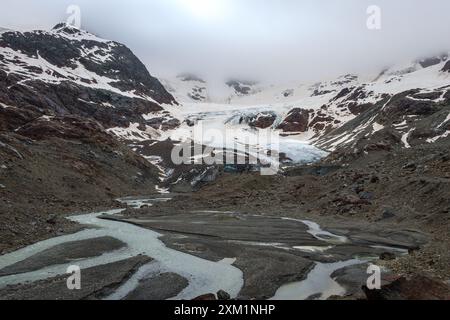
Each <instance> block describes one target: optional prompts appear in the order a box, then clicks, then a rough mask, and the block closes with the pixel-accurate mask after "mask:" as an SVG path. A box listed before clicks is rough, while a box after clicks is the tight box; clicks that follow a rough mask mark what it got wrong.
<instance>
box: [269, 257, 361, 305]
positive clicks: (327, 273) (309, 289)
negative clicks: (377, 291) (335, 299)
mask: <svg viewBox="0 0 450 320" xmlns="http://www.w3.org/2000/svg"><path fill="white" fill-rule="evenodd" d="M366 262H367V261H364V260H359V259H353V260H348V261H343V262H336V263H316V265H315V267H314V269H313V270H312V271H311V272H310V273H309V274H308V276H307V278H306V279H305V280H303V281H298V282H293V283H289V284H286V285H284V286H282V287H280V288H279V289H278V290H277V292H276V293H275V296H274V297H273V298H271V300H306V299H308V298H311V297H313V296H314V297H315V296H317V297H316V299H318V300H326V299H328V298H329V297H331V296H342V295H344V294H345V292H346V291H345V289H344V288H343V287H342V286H341V285H340V284H338V283H337V282H336V281H334V279H332V278H331V275H332V274H333V272H335V271H337V270H339V269H342V268H345V267H349V266H353V265H358V264H363V263H366Z"/></svg>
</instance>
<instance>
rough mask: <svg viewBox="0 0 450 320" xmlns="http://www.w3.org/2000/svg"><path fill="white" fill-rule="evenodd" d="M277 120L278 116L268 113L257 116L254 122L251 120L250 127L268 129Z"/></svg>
mask: <svg viewBox="0 0 450 320" xmlns="http://www.w3.org/2000/svg"><path fill="white" fill-rule="evenodd" d="M276 120H277V115H276V114H274V113H270V112H266V113H264V112H263V113H260V114H258V115H256V116H255V117H254V118H253V119H252V120H250V122H249V125H250V126H251V127H255V128H260V129H266V128H269V127H271V126H272V125H273V124H274V122H275V121H276Z"/></svg>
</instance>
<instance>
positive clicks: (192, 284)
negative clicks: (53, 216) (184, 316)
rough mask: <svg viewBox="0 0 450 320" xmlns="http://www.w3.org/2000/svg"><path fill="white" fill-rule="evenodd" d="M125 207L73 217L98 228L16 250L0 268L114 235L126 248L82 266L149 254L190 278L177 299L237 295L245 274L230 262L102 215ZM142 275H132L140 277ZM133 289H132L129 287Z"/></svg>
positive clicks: (49, 271) (54, 270) (18, 279)
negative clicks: (222, 292) (57, 248)
mask: <svg viewBox="0 0 450 320" xmlns="http://www.w3.org/2000/svg"><path fill="white" fill-rule="evenodd" d="M121 211H122V210H112V211H107V212H100V213H92V214H86V215H79V216H74V217H70V218H69V219H70V220H72V221H75V222H78V223H80V224H82V225H90V226H94V227H96V228H97V229H89V230H84V231H81V232H78V233H76V234H73V235H69V236H63V237H58V238H53V239H50V240H47V241H42V242H39V243H37V244H35V245H32V246H29V247H27V248H25V249H22V250H19V251H16V252H13V253H11V254H8V255H6V256H2V257H1V258H0V268H4V267H6V266H8V265H11V264H13V263H16V262H19V261H22V260H24V259H26V258H28V257H30V256H32V255H34V254H36V253H39V252H40V251H42V250H45V249H48V248H51V247H53V246H55V245H56V244H61V243H65V242H67V241H77V240H85V239H91V238H96V237H104V236H110V237H114V238H116V239H118V240H120V241H122V242H124V243H126V244H127V245H128V246H127V248H124V249H121V250H117V251H113V252H109V253H105V254H103V255H101V256H99V257H95V258H92V259H85V260H82V261H77V265H79V266H80V268H81V269H85V268H89V267H93V266H98V265H104V264H108V263H112V262H116V261H120V260H123V259H127V258H131V257H135V256H137V255H140V254H141V255H146V256H148V257H151V258H153V259H155V260H156V261H158V263H159V267H160V269H161V270H164V271H167V272H172V273H176V274H178V275H180V276H182V277H184V278H186V279H187V280H188V281H189V285H188V287H187V288H185V289H184V290H183V291H182V292H180V293H179V295H178V296H176V297H174V298H175V299H192V298H195V297H197V296H199V295H202V294H206V293H211V292H217V291H219V290H225V291H226V292H228V293H229V294H230V296H231V297H236V296H237V295H238V293H239V291H240V290H241V288H242V286H243V274H242V272H241V270H239V269H237V268H236V267H233V266H232V265H231V264H228V263H223V262H222V263H220V262H212V261H208V260H204V259H201V258H197V257H195V256H192V255H189V254H185V253H182V252H179V251H176V250H172V249H169V248H167V247H166V246H165V245H164V244H163V243H162V242H161V241H160V240H159V239H158V238H159V237H160V236H161V234H159V233H156V232H154V231H151V230H148V229H144V228H140V227H137V226H134V225H131V224H127V223H122V222H117V221H111V220H104V219H100V218H99V217H100V216H101V215H103V214H106V215H111V214H117V213H120V212H121ZM71 264H73V262H72V263H68V264H65V265H58V266H49V267H47V268H44V269H42V270H38V271H34V272H29V273H23V274H18V275H11V276H6V277H1V278H0V287H4V286H6V285H9V284H17V283H23V282H26V281H36V280H41V279H47V278H50V277H54V276H57V275H63V274H65V273H66V270H67V267H68V266H69V265H71ZM138 278H139V274H137V275H135V276H134V277H132V280H133V279H138ZM127 288H132V286H131V285H130V284H127V286H126V287H124V288H121V289H120V291H119V293H118V295H119V296H122V295H124V294H126V291H127ZM130 290H131V289H130Z"/></svg>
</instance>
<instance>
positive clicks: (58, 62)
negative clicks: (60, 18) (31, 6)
mask: <svg viewBox="0 0 450 320" xmlns="http://www.w3.org/2000/svg"><path fill="white" fill-rule="evenodd" d="M0 88H1V90H0V92H1V93H0V103H2V105H3V106H9V107H10V108H6V107H4V108H2V109H0V124H1V127H2V128H3V129H8V130H15V129H17V128H19V127H21V126H23V125H25V124H27V123H29V122H30V121H32V120H33V119H37V118H39V116H48V117H54V116H67V115H76V116H81V117H88V118H90V119H95V120H96V121H98V122H99V123H101V124H102V125H103V126H104V127H105V128H116V127H119V128H128V127H130V125H131V124H135V125H138V126H140V127H141V128H142V129H143V130H142V131H146V130H147V128H149V129H155V128H156V129H159V127H158V126H157V125H158V124H155V123H154V122H152V123H150V124H148V123H147V122H148V120H146V119H149V118H153V115H155V117H156V115H159V117H160V119H161V122H164V121H166V120H167V121H172V123H176V121H174V120H173V119H172V118H171V119H168V118H169V117H170V116H169V115H168V114H167V112H164V107H163V105H176V104H177V103H176V101H175V99H174V98H173V96H172V95H171V94H169V93H168V92H167V91H166V90H165V89H164V87H163V86H162V85H161V83H160V82H159V81H158V80H157V79H156V78H154V77H152V76H151V75H150V74H149V72H148V71H147V69H146V68H145V66H144V65H143V64H142V62H140V61H139V59H138V58H137V57H136V56H135V55H134V54H133V53H132V52H131V50H130V49H128V48H127V47H126V46H124V45H122V44H120V43H117V42H114V41H108V40H104V39H101V38H99V37H97V36H95V35H93V34H90V33H88V32H86V31H83V30H78V29H76V28H74V27H72V26H68V25H66V24H58V25H56V26H55V27H54V28H53V29H52V30H51V31H32V32H24V33H21V32H13V31H7V32H3V33H2V34H1V35H0ZM5 110H8V111H7V112H6V111H5ZM5 112H6V113H7V115H6V116H5ZM13 112H14V113H16V117H14V119H13V121H11V114H12V113H13ZM149 115H150V116H149ZM160 125H161V123H160Z"/></svg>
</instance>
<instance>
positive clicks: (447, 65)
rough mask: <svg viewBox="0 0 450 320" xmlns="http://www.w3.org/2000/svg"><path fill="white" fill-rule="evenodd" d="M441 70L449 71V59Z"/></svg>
mask: <svg viewBox="0 0 450 320" xmlns="http://www.w3.org/2000/svg"><path fill="white" fill-rule="evenodd" d="M442 72H450V61H447V63H446V64H445V66H444V68H442Z"/></svg>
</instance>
